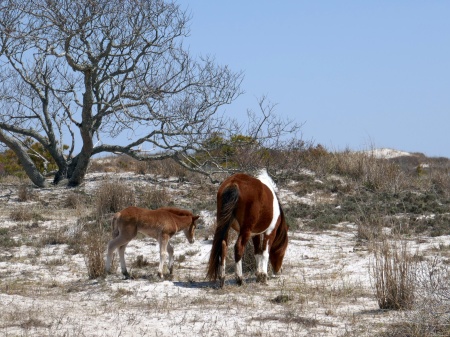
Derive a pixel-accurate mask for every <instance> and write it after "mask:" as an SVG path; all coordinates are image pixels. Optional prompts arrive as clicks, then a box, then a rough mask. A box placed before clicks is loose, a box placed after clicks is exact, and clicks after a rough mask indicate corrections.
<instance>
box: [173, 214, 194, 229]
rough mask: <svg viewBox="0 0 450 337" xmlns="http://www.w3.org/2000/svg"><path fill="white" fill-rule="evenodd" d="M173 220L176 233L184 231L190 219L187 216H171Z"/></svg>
mask: <svg viewBox="0 0 450 337" xmlns="http://www.w3.org/2000/svg"><path fill="white" fill-rule="evenodd" d="M173 218H174V219H175V223H176V225H177V228H178V230H177V232H179V231H181V230H183V229H185V228H186V227H188V226H189V225H190V224H191V221H190V220H191V219H190V217H189V216H187V215H175V214H173Z"/></svg>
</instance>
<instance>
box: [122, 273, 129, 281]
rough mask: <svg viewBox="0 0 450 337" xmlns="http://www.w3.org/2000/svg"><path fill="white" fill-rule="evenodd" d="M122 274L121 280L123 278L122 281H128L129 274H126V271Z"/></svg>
mask: <svg viewBox="0 0 450 337" xmlns="http://www.w3.org/2000/svg"><path fill="white" fill-rule="evenodd" d="M122 274H123V278H124V280H129V279H131V275H130V274H128V272H127V271H126V272H124V273H122Z"/></svg>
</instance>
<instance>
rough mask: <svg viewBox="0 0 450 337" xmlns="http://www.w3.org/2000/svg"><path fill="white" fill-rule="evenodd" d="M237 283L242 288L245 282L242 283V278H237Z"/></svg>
mask: <svg viewBox="0 0 450 337" xmlns="http://www.w3.org/2000/svg"><path fill="white" fill-rule="evenodd" d="M236 283H237V285H238V286H241V285H242V283H243V281H242V277H236Z"/></svg>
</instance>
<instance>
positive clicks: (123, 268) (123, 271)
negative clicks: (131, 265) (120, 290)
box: [119, 242, 130, 279]
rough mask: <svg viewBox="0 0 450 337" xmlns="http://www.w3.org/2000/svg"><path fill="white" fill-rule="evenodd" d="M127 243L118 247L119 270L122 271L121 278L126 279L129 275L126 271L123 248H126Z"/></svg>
mask: <svg viewBox="0 0 450 337" xmlns="http://www.w3.org/2000/svg"><path fill="white" fill-rule="evenodd" d="M127 245H128V242H127V243H125V244H124V245H122V246H120V247H119V259H120V269H121V270H122V274H123V276H125V278H126V279H129V278H130V274H128V271H127V265H126V264H125V248H126V247H127Z"/></svg>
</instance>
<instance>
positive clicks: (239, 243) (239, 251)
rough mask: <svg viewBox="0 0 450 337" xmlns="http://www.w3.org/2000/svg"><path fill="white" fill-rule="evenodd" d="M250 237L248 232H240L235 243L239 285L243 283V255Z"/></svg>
mask: <svg viewBox="0 0 450 337" xmlns="http://www.w3.org/2000/svg"><path fill="white" fill-rule="evenodd" d="M249 238H250V234H248V233H244V234H243V235H242V234H239V236H238V238H237V240H236V244H235V245H234V262H235V263H236V282H237V284H238V285H242V256H243V255H244V251H245V245H246V244H247V241H248V239H249Z"/></svg>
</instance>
